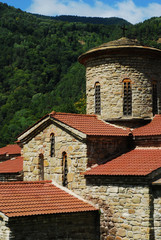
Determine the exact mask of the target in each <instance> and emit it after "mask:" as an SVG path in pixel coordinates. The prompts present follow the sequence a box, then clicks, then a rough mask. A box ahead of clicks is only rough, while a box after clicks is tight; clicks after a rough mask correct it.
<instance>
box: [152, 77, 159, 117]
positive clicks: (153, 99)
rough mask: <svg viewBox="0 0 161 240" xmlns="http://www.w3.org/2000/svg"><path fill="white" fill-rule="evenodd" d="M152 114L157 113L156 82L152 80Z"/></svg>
mask: <svg viewBox="0 0 161 240" xmlns="http://www.w3.org/2000/svg"><path fill="white" fill-rule="evenodd" d="M152 101H153V103H152V104H153V115H155V114H158V100H157V82H156V81H153V82H152Z"/></svg>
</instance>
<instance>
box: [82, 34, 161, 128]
mask: <svg viewBox="0 0 161 240" xmlns="http://www.w3.org/2000/svg"><path fill="white" fill-rule="evenodd" d="M79 62H80V63H81V64H83V65H84V66H85V67H86V95H87V114H97V115H100V117H101V118H102V119H103V120H105V121H108V122H112V123H115V124H118V125H125V126H130V127H132V126H136V127H137V126H139V125H142V124H144V123H147V121H150V120H151V118H152V117H153V116H154V115H155V114H161V50H159V49H156V48H151V47H145V46H141V45H140V44H139V42H138V41H137V40H132V39H128V38H125V37H123V38H121V39H118V40H116V41H112V42H108V43H105V44H102V45H101V46H99V47H96V48H93V49H91V50H89V51H88V52H86V53H84V54H82V55H81V56H80V57H79Z"/></svg>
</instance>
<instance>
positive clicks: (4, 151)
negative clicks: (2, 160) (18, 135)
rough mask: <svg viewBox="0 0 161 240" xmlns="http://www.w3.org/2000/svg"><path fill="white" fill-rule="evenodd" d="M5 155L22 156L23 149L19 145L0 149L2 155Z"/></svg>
mask: <svg viewBox="0 0 161 240" xmlns="http://www.w3.org/2000/svg"><path fill="white" fill-rule="evenodd" d="M5 154H8V155H14V154H21V148H20V147H19V146H18V145H17V144H10V145H7V146H5V147H2V148H0V155H5Z"/></svg>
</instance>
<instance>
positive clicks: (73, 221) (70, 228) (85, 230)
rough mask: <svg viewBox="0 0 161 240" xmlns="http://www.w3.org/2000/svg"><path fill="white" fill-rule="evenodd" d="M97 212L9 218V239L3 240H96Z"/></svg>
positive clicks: (97, 237)
mask: <svg viewBox="0 0 161 240" xmlns="http://www.w3.org/2000/svg"><path fill="white" fill-rule="evenodd" d="M97 226H99V217H98V213H97V212H82V213H69V214H68V213H66V214H52V215H39V216H31V217H27V216H26V217H17V218H16V217H15V218H10V220H9V227H10V237H9V238H6V239H5V238H1V239H3V240H9V239H16V240H22V239H23V240H33V239H35V240H49V239H54V240H63V239H64V240H83V239H86V240H98V239H99V227H97Z"/></svg>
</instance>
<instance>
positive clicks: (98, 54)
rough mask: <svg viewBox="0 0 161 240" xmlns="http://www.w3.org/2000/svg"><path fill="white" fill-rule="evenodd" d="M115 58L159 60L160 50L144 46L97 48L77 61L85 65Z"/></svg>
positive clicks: (160, 56)
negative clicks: (127, 57)
mask: <svg viewBox="0 0 161 240" xmlns="http://www.w3.org/2000/svg"><path fill="white" fill-rule="evenodd" d="M113 56H114V57H115V58H116V56H139V57H142V58H146V57H147V56H149V57H150V58H161V50H159V49H156V48H151V47H145V46H116V47H114V46H112V47H98V48H94V49H91V50H89V51H87V52H86V53H83V54H82V55H80V56H79V58H78V61H79V62H80V63H81V64H83V65H86V64H87V63H88V62H89V61H92V60H94V59H100V58H104V57H113Z"/></svg>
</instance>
